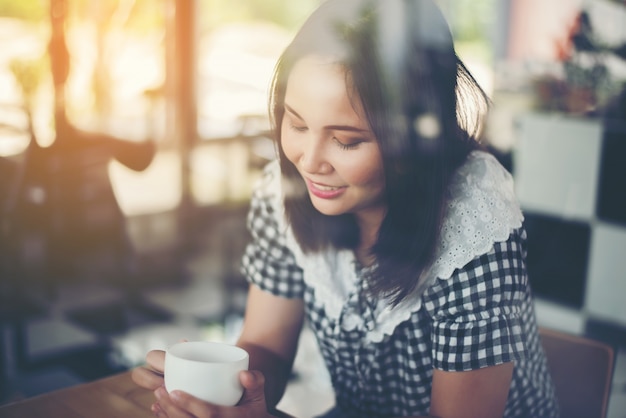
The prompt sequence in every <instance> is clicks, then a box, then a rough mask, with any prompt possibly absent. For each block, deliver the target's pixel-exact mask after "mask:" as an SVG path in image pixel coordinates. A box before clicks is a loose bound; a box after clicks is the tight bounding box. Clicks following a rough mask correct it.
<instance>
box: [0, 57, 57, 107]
mask: <svg viewBox="0 0 626 418" xmlns="http://www.w3.org/2000/svg"><path fill="white" fill-rule="evenodd" d="M47 64H48V60H47V59H46V56H42V57H40V58H38V59H20V58H16V59H13V60H12V61H11V62H10V63H9V70H10V71H11V73H12V74H13V76H14V77H15V79H16V80H17V84H18V85H19V86H20V89H21V90H22V95H23V97H24V103H25V104H26V107H27V108H30V106H31V105H32V101H33V99H34V96H35V94H36V93H37V89H38V88H39V85H40V84H41V80H42V79H43V77H44V74H45V73H46V72H47V71H49V69H48V67H47Z"/></svg>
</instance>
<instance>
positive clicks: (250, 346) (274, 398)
mask: <svg viewBox="0 0 626 418" xmlns="http://www.w3.org/2000/svg"><path fill="white" fill-rule="evenodd" d="M303 319H304V303H303V301H302V300H301V299H287V298H283V297H279V296H274V295H272V294H271V293H268V292H265V291H263V290H261V289H259V288H258V287H256V286H255V285H251V286H250V290H249V292H248V302H247V304H246V313H245V318H244V323H243V329H242V332H241V336H240V337H239V340H238V341H237V345H238V346H240V347H241V348H243V349H245V350H247V351H248V353H249V354H250V370H260V371H261V372H262V373H263V375H264V376H265V397H266V402H267V406H268V408H270V409H271V410H273V409H274V407H275V406H276V404H277V403H278V401H279V400H280V398H281V397H282V395H283V393H284V391H285V387H286V385H287V381H288V379H289V375H290V373H291V368H292V365H293V360H294V357H295V355H296V350H297V348H298V339H299V336H300V330H301V329H302V323H303Z"/></svg>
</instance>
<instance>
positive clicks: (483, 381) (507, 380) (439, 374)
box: [430, 362, 514, 418]
mask: <svg viewBox="0 0 626 418" xmlns="http://www.w3.org/2000/svg"><path fill="white" fill-rule="evenodd" d="M513 366H514V364H513V363H512V362H509V363H503V364H500V365H497V366H490V367H485V368H482V369H478V370H471V371H465V372H445V371H442V370H437V369H435V370H434V373H433V382H432V392H431V398H430V415H432V416H436V417H441V418H466V417H467V418H473V417H483V418H496V417H497V418H502V415H503V414H504V408H505V406H506V400H507V397H508V394H509V388H510V386H511V378H512V376H513Z"/></svg>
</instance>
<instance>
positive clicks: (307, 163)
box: [300, 136, 332, 174]
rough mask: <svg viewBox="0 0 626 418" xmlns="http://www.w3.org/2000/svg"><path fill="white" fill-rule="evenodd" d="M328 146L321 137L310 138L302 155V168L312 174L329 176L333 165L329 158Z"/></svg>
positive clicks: (304, 146)
mask: <svg viewBox="0 0 626 418" xmlns="http://www.w3.org/2000/svg"><path fill="white" fill-rule="evenodd" d="M326 154H327V149H326V144H325V141H324V139H323V138H321V137H313V136H311V137H309V138H308V140H307V141H305V142H304V145H303V148H302V154H301V155H300V168H301V169H302V170H304V171H306V172H307V173H311V174H327V173H329V172H330V171H332V165H331V164H330V162H329V161H328V158H327V155H326Z"/></svg>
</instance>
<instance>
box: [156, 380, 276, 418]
mask: <svg viewBox="0 0 626 418" xmlns="http://www.w3.org/2000/svg"><path fill="white" fill-rule="evenodd" d="M239 379H240V381H241V384H242V386H243V387H244V393H243V396H242V398H241V400H240V401H239V403H238V404H237V406H219V405H215V404H211V403H208V402H205V401H202V400H200V399H198V398H195V397H193V396H191V395H189V394H187V393H185V392H181V391H177V390H176V391H173V392H172V393H170V394H168V393H167V391H166V390H165V387H164V386H160V387H158V388H157V389H156V390H155V391H154V393H155V395H156V397H157V402H156V403H155V404H154V405H152V412H154V413H155V415H156V416H158V417H169V418H182V417H184V418H189V417H195V418H211V417H220V418H229V417H233V418H234V417H240V418H269V417H272V415H270V414H269V413H268V412H267V406H266V403H265V378H264V376H263V373H261V372H260V371H258V370H253V371H243V372H241V373H240V375H239Z"/></svg>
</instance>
